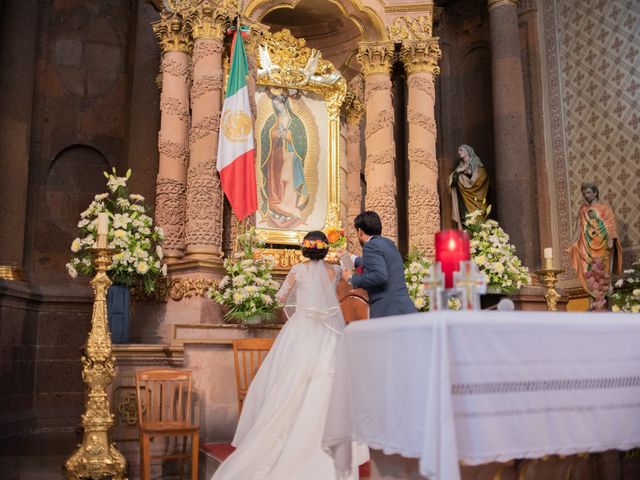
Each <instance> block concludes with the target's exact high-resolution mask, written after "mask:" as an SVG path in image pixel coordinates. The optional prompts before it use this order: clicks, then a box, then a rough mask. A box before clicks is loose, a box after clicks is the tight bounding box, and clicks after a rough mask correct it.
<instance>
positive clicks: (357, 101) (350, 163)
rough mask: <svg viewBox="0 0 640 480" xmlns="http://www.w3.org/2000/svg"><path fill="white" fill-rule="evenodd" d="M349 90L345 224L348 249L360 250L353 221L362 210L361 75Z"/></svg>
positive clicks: (362, 106)
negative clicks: (350, 97)
mask: <svg viewBox="0 0 640 480" xmlns="http://www.w3.org/2000/svg"><path fill="white" fill-rule="evenodd" d="M349 92H350V93H351V94H352V95H353V98H352V100H351V104H350V105H349V108H348V109H347V112H346V113H347V225H346V234H347V238H348V240H349V251H351V252H357V251H359V250H360V243H359V242H358V236H357V235H356V230H355V227H354V226H353V221H354V220H355V218H356V216H357V215H358V214H359V213H360V212H361V211H362V184H361V182H360V175H361V173H362V158H361V156H360V152H361V142H360V139H361V137H362V132H361V127H360V126H361V122H362V117H363V115H364V104H363V102H362V101H363V97H364V95H363V94H364V82H363V79H362V77H361V76H357V77H354V78H353V80H351V82H349Z"/></svg>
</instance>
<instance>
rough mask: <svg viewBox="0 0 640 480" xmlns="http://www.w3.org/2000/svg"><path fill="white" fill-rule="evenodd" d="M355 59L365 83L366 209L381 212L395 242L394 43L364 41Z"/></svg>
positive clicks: (387, 234) (387, 229) (385, 225)
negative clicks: (391, 76)
mask: <svg viewBox="0 0 640 480" xmlns="http://www.w3.org/2000/svg"><path fill="white" fill-rule="evenodd" d="M356 59H357V60H358V62H359V63H360V65H362V73H363V74H364V82H365V98H364V101H365V106H366V112H367V114H366V129H365V148H366V152H367V160H366V165H365V179H366V181H367V194H366V197H365V208H366V209H367V210H374V211H376V212H378V214H379V215H380V218H381V219H382V233H383V235H385V236H387V237H389V238H390V239H391V240H393V241H394V242H396V241H397V237H398V209H397V200H396V194H397V189H396V174H395V160H396V147H395V141H394V137H393V122H394V115H393V103H392V98H391V78H390V73H391V66H392V63H393V60H394V44H393V42H362V43H360V47H359V50H358V54H357V56H356Z"/></svg>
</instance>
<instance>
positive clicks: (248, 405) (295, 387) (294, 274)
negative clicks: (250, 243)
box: [212, 231, 367, 480]
mask: <svg viewBox="0 0 640 480" xmlns="http://www.w3.org/2000/svg"><path fill="white" fill-rule="evenodd" d="M328 250H329V245H328V240H327V237H326V236H325V234H324V233H322V232H319V231H314V232H310V233H308V234H307V235H306V236H305V237H304V240H303V242H302V254H303V255H304V256H305V257H306V258H308V259H309V261H308V262H306V263H301V264H298V265H295V266H294V267H293V268H292V269H291V271H290V272H289V274H288V275H287V278H286V279H285V281H284V283H283V284H282V287H281V288H280V290H279V291H278V293H277V295H276V299H277V300H278V302H280V303H282V304H284V305H285V313H286V314H287V317H288V321H287V323H286V324H285V325H284V326H283V327H282V330H281V332H280V334H279V335H278V338H277V339H276V341H275V343H274V344H273V347H272V348H271V351H270V352H269V355H268V356H267V357H266V358H265V360H264V363H263V364H262V366H261V367H260V369H259V370H258V373H257V374H256V376H255V378H254V379H253V382H252V383H251V386H250V387H249V391H248V393H247V397H246V399H245V402H244V406H243V408H242V414H241V415H240V421H239V423H238V428H237V430H236V434H235V437H234V439H233V442H232V445H233V446H235V447H237V449H236V451H235V452H234V453H233V454H232V455H231V456H230V457H229V458H228V459H227V460H226V461H225V462H224V463H222V465H220V467H219V468H218V470H217V471H216V473H215V474H214V475H213V479H212V480H262V479H269V480H335V479H337V478H338V476H337V475H336V472H335V469H334V466H333V460H332V458H331V457H330V456H329V455H328V454H327V453H325V452H324V451H323V450H322V448H321V441H322V434H323V430H324V425H325V420H326V416H327V410H328V405H329V397H330V395H331V386H332V382H333V372H334V368H335V364H334V363H335V355H334V354H335V347H336V342H337V341H338V339H339V337H341V335H342V331H343V329H344V326H345V323H344V318H343V317H342V312H341V311H340V306H339V304H338V299H337V297H336V286H337V284H338V281H339V280H340V267H338V266H332V265H329V264H327V263H325V262H324V260H323V259H324V257H325V256H326V255H327V252H328ZM359 452H360V455H359V456H360V457H361V460H362V461H364V460H366V459H367V458H366V454H365V455H362V454H363V453H365V452H363V451H362V449H359ZM358 463H361V462H358ZM352 470H353V472H352V473H351V474H350V476H347V477H341V480H342V478H344V479H345V480H346V479H349V480H355V479H357V478H358V469H357V463H356V465H355V466H354V468H352Z"/></svg>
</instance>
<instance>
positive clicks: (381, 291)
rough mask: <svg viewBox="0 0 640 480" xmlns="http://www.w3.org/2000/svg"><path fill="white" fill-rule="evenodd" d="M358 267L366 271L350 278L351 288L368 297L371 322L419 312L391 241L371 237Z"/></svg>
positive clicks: (398, 255)
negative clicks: (381, 318) (410, 295)
mask: <svg viewBox="0 0 640 480" xmlns="http://www.w3.org/2000/svg"><path fill="white" fill-rule="evenodd" d="M355 266H356V267H359V266H362V270H363V271H362V273H361V274H354V275H353V276H352V277H351V285H352V286H353V288H363V289H365V290H366V291H367V294H369V305H370V307H369V308H370V317H371V318H376V317H388V316H391V315H401V314H404V313H415V312H417V311H418V310H417V309H416V307H415V306H414V305H413V301H412V300H411V298H410V297H409V292H408V291H407V284H406V282H405V279H404V264H403V262H402V256H401V255H400V252H399V251H398V248H397V247H396V245H395V243H393V242H392V241H391V240H389V239H388V238H385V237H379V236H374V237H371V238H370V239H369V241H368V242H367V243H365V244H364V247H362V257H358V258H357V259H356V262H355Z"/></svg>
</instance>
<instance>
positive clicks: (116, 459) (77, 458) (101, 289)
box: [64, 248, 127, 480]
mask: <svg viewBox="0 0 640 480" xmlns="http://www.w3.org/2000/svg"><path fill="white" fill-rule="evenodd" d="M93 252H94V265H95V267H96V270H97V273H96V276H95V277H94V278H93V280H91V286H92V287H93V292H94V295H95V299H94V302H93V315H92V316H91V331H90V332H89V338H88V340H87V345H86V347H85V354H84V355H83V357H82V379H83V380H84V382H85V383H86V384H87V396H86V403H85V412H84V414H83V415H82V427H83V429H84V431H83V434H82V444H80V445H79V446H78V449H77V450H76V451H75V453H74V454H73V455H71V457H69V459H68V460H67V462H66V463H65V466H64V469H65V474H66V477H67V478H68V479H70V480H80V479H86V478H91V479H96V480H97V479H102V478H105V477H110V478H112V479H113V480H126V476H125V473H126V470H127V461H126V459H125V458H124V456H123V455H122V453H120V452H119V451H118V449H117V448H116V446H115V444H113V443H111V438H110V437H111V436H110V434H109V430H110V429H111V427H112V426H113V422H114V415H113V414H112V413H111V412H110V411H109V398H108V396H107V392H106V388H107V387H108V386H109V385H110V384H111V382H112V380H113V377H114V369H113V364H114V361H115V359H114V357H112V355H111V334H110V333H109V328H108V325H107V289H108V288H109V286H110V285H111V280H110V279H109V276H108V275H107V268H108V267H109V265H111V257H112V255H113V253H114V250H112V249H107V248H96V249H94V250H93Z"/></svg>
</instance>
